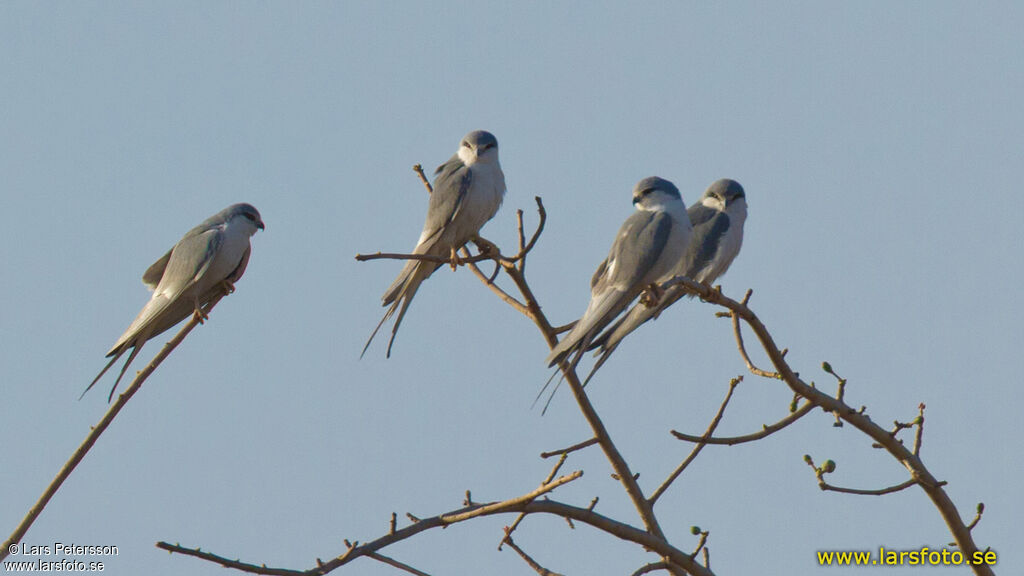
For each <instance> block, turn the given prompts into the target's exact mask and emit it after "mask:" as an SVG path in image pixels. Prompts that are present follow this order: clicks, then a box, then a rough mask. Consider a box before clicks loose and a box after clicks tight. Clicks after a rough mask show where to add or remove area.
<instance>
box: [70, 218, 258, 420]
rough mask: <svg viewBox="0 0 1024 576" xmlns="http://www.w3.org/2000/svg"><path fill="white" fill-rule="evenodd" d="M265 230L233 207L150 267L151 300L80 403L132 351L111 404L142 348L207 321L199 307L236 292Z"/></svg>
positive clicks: (145, 278) (146, 276)
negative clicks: (188, 321)
mask: <svg viewBox="0 0 1024 576" xmlns="http://www.w3.org/2000/svg"><path fill="white" fill-rule="evenodd" d="M263 229H265V226H264V224H263V220H262V218H260V213H259V211H257V210H256V208H254V207H253V206H252V205H251V204H245V203H241V204H232V205H231V206H228V207H227V208H225V209H223V210H221V211H220V212H218V213H216V214H214V215H213V216H210V217H209V218H207V219H206V220H204V221H203V223H202V224H200V225H198V226H196V227H195V228H193V229H191V230H189V231H188V233H187V234H185V236H184V237H182V239H181V240H179V241H178V243H177V244H175V245H174V246H173V247H172V248H171V249H170V250H168V251H167V253H166V254H164V255H163V257H161V258H160V259H159V260H157V261H156V262H155V263H153V265H152V266H150V267H149V268H148V269H147V270H146V272H145V273H144V274H143V275H142V282H143V283H144V284H145V285H146V286H147V287H148V288H149V289H150V290H152V291H153V295H152V297H151V298H150V299H149V302H147V303H146V305H145V306H143V307H142V311H141V312H139V315H138V316H136V317H135V320H133V321H132V323H131V325H130V326H128V329H127V330H125V332H124V334H122V335H121V337H120V338H118V339H117V342H116V343H114V346H113V347H112V348H111V349H110V351H109V352H107V357H108V358H111V357H113V358H111V360H110V362H108V363H107V365H106V366H105V367H104V368H103V370H102V371H100V373H99V374H98V375H97V376H96V378H94V379H93V381H92V383H91V384H89V386H88V387H87V388H86V389H85V391H84V392H82V395H81V396H79V400H81V399H82V397H83V396H85V393H86V392H88V391H89V389H90V388H92V387H93V386H94V385H95V384H96V382H98V381H99V379H100V378H102V377H103V375H104V374H106V372H107V370H109V369H110V367H111V366H112V365H113V364H114V363H115V362H117V360H118V359H119V358H120V357H121V356H122V355H123V354H124V353H125V352H127V351H128V349H129V348H130V349H131V350H132V353H131V355H129V356H128V361H127V362H125V364H124V367H123V368H121V373H120V374H119V375H118V377H117V380H116V381H115V382H114V386H113V387H112V388H111V389H110V395H109V396H108V397H107V402H110V400H111V399H112V398H113V397H114V391H115V390H116V389H117V385H118V384H119V383H120V382H121V378H122V377H124V373H125V371H126V370H128V366H129V365H130V364H131V363H132V360H134V359H135V357H136V356H137V355H138V354H139V351H140V350H142V346H143V344H145V343H146V342H147V341H148V340H149V339H150V338H154V337H156V336H157V335H159V334H161V333H162V332H164V331H165V330H168V329H169V328H171V327H172V326H174V325H175V324H177V323H178V322H181V321H182V320H184V319H185V318H186V317H188V316H189V315H190V314H196V315H197V316H198V317H199V319H200V321H202V320H205V319H206V314H205V313H204V312H203V310H202V307H203V305H205V304H206V303H208V302H209V301H210V300H211V299H213V297H214V296H216V294H217V292H218V291H222V292H224V293H230V292H233V291H234V284H235V282H237V281H238V279H239V278H241V277H242V274H244V273H245V268H246V266H247V265H248V264H249V254H250V252H251V249H252V247H251V245H250V244H249V239H250V238H251V237H252V236H253V234H255V233H256V231H257V230H263Z"/></svg>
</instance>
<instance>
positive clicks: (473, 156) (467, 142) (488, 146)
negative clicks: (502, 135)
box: [459, 130, 498, 166]
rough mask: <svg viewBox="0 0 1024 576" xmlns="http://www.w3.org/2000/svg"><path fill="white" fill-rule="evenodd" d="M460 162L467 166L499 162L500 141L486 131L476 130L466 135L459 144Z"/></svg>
mask: <svg viewBox="0 0 1024 576" xmlns="http://www.w3.org/2000/svg"><path fill="white" fill-rule="evenodd" d="M459 160H462V162H463V163H464V164H465V165H466V166H472V165H473V164H476V163H477V162H497V161H498V139H497V138H495V137H494V134H491V133H490V132H488V131H486V130H475V131H473V132H470V133H469V134H466V136H465V137H464V138H463V139H462V143H461V144H459Z"/></svg>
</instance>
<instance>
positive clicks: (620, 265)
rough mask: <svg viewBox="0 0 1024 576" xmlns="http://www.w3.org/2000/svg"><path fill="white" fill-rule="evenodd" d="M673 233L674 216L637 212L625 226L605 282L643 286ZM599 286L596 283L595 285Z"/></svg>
mask: <svg viewBox="0 0 1024 576" xmlns="http://www.w3.org/2000/svg"><path fill="white" fill-rule="evenodd" d="M671 233H672V217H671V216H669V215H667V214H665V213H664V212H646V211H639V212H635V213H634V214H633V215H631V216H630V217H629V218H627V219H626V221H625V222H624V223H623V224H622V228H620V229H619V235H618V236H616V237H615V243H614V244H612V249H611V252H610V253H609V254H608V259H607V262H608V264H607V266H606V268H607V271H606V272H607V273H606V274H605V276H604V277H603V278H601V279H599V280H598V281H599V282H600V281H601V280H604V281H606V282H607V283H608V284H610V285H612V286H616V287H619V288H623V289H632V288H637V287H638V286H637V285H638V284H641V285H640V286H639V288H640V289H643V286H642V283H643V282H644V280H645V278H646V277H647V276H648V275H649V273H650V271H651V268H653V267H654V265H655V263H656V262H657V261H658V259H659V258H660V257H661V253H662V252H664V251H665V246H666V245H667V244H668V238H669V235H670V234H671ZM594 286H595V287H596V284H594Z"/></svg>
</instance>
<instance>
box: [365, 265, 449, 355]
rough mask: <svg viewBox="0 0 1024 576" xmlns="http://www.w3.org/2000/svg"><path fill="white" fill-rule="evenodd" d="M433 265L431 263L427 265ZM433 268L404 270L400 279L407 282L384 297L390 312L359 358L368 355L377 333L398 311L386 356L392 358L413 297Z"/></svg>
mask: <svg viewBox="0 0 1024 576" xmlns="http://www.w3.org/2000/svg"><path fill="white" fill-rule="evenodd" d="M426 264H431V263H426ZM433 271H434V270H433V268H431V267H429V266H416V267H415V268H414V269H413V270H412V272H411V274H407V273H406V272H405V271H404V270H403V271H402V274H400V275H399V278H402V277H403V276H405V282H404V284H402V286H401V288H400V289H398V290H395V289H393V288H389V289H388V292H387V293H386V294H385V295H384V305H385V306H388V305H389V304H390V307H389V308H388V311H387V312H385V313H384V317H383V318H381V319H380V322H378V323H377V327H376V328H374V329H373V333H372V334H370V338H369V339H368V340H367V341H366V345H364V346H363V351H362V352H361V353H360V354H359V358H362V357H363V355H365V354H366V350H367V349H368V348H369V347H370V343H371V342H373V339H374V338H375V337H376V336H377V332H379V331H380V328H381V326H383V325H384V323H385V322H387V321H388V318H391V316H392V315H394V313H395V311H396V310H397V311H398V318H396V319H395V325H394V326H392V327H391V338H389V339H388V350H387V353H386V355H385V357H386V358H391V346H392V345H393V344H394V343H395V336H397V335H398V327H399V326H401V325H402V319H403V318H405V312H406V310H408V309H409V304H411V303H412V299H413V296H415V295H416V291H417V290H419V288H420V284H422V283H423V280H425V279H426V278H427V276H430V274H431V273H433Z"/></svg>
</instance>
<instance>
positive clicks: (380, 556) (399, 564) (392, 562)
mask: <svg viewBox="0 0 1024 576" xmlns="http://www.w3.org/2000/svg"><path fill="white" fill-rule="evenodd" d="M366 556H367V558H373V559H374V560H376V561H378V562H383V563H384V564H387V565H389V566H394V567H395V568H398V569H399V570H404V571H406V572H408V573H410V574H415V575H416V576H430V574H427V573H426V572H424V571H422V570H417V569H415V568H413V567H412V566H409V565H408V564H405V563H404V562H399V561H398V560H395V559H394V558H389V557H387V556H385V555H383V554H380V553H378V552H367V553H366Z"/></svg>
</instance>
